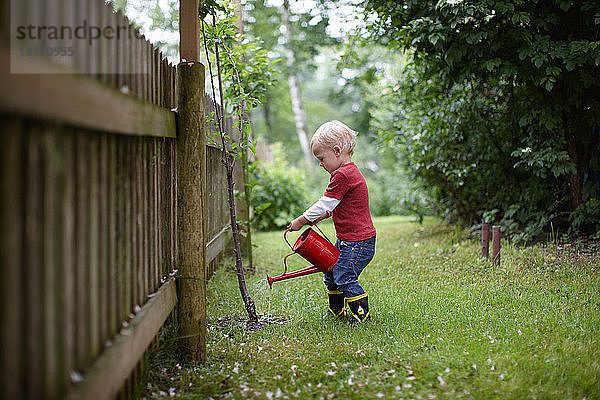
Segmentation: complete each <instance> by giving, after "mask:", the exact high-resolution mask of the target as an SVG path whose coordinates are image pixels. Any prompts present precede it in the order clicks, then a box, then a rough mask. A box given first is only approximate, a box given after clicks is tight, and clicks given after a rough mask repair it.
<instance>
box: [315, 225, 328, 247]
mask: <svg viewBox="0 0 600 400" xmlns="http://www.w3.org/2000/svg"><path fill="white" fill-rule="evenodd" d="M312 226H314V227H315V228H317V229H318V230H319V232H321V235H323V237H324V238H325V239H327V241H328V242H329V243H331V244H333V243H332V242H331V240H329V238H328V237H327V235H325V233H323V231H322V230H321V228H319V226H318V225H317V224H313V225H312Z"/></svg>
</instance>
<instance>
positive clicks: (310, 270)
mask: <svg viewBox="0 0 600 400" xmlns="http://www.w3.org/2000/svg"><path fill="white" fill-rule="evenodd" d="M316 272H323V271H321V270H320V269H319V268H317V267H306V268H303V269H299V270H297V271H293V272H289V273H283V274H281V275H278V276H274V277H270V276H269V275H267V282H269V286H270V287H273V283H274V282H279V281H283V280H285V279H290V278H295V277H297V276H304V275H309V274H314V273H316Z"/></svg>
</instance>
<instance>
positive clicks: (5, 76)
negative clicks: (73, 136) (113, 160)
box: [0, 45, 176, 137]
mask: <svg viewBox="0 0 600 400" xmlns="http://www.w3.org/2000/svg"><path fill="white" fill-rule="evenodd" d="M0 55H1V56H2V57H4V58H5V59H8V57H10V55H9V53H8V51H7V49H6V48H5V46H3V45H2V46H0ZM8 64H9V63H0V87H2V93H3V95H2V96H0V109H3V110H5V111H9V112H15V113H19V114H23V115H28V116H34V117H36V118H44V119H50V120H55V121H60V122H61V123H65V124H72V125H76V126H79V127H82V128H89V129H94V130H100V131H103V132H110V133H121V134H125V135H135V136H155V137H176V129H175V128H176V127H175V114H174V113H173V112H171V111H170V110H167V109H164V108H161V107H157V106H155V105H154V104H151V103H145V102H143V101H141V100H139V99H136V98H134V97H132V96H127V95H124V94H122V93H119V92H118V91H117V90H115V89H113V88H110V87H106V86H104V85H102V84H101V83H99V82H95V81H93V80H91V79H89V78H88V77H86V76H83V75H72V74H64V73H62V74H10V71H9V65H8ZM57 68H58V67H57ZM21 70H22V71H26V70H27V66H26V65H23V66H22V69H21Z"/></svg>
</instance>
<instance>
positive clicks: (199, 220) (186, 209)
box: [175, 0, 206, 361]
mask: <svg viewBox="0 0 600 400" xmlns="http://www.w3.org/2000/svg"><path fill="white" fill-rule="evenodd" d="M198 1H199V0H180V24H179V30H180V38H181V42H180V52H181V59H182V62H180V63H179V65H177V77H176V79H177V80H176V92H175V96H176V99H177V224H178V246H179V247H178V253H179V254H178V262H177V267H178V270H179V273H178V280H179V299H180V300H179V329H180V335H181V337H182V346H183V347H184V350H185V351H186V353H187V356H188V358H190V359H191V360H193V361H206V237H205V235H204V228H205V217H206V216H205V215H204V198H205V193H206V188H205V181H206V179H205V177H206V146H205V125H204V66H203V65H202V64H200V63H199V62H198V59H199V57H200V37H199V32H200V29H199V26H200V25H199V24H200V21H199V17H198ZM183 60H185V61H183Z"/></svg>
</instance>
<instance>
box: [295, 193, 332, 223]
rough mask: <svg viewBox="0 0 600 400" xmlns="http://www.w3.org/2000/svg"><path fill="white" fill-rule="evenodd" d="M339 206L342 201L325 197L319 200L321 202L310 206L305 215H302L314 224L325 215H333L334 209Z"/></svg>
mask: <svg viewBox="0 0 600 400" xmlns="http://www.w3.org/2000/svg"><path fill="white" fill-rule="evenodd" d="M338 204H340V200H338V199H335V198H333V197H327V196H323V197H321V198H320V199H319V201H317V202H316V203H315V204H313V205H312V206H310V207H309V208H308V210H306V211H304V214H302V215H303V216H304V218H306V219H307V220H309V221H310V222H313V221H315V220H316V219H317V218H319V217H320V216H322V215H323V214H325V213H327V214H331V212H332V211H333V209H334V208H336V207H337V205H338Z"/></svg>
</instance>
